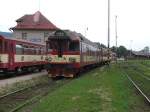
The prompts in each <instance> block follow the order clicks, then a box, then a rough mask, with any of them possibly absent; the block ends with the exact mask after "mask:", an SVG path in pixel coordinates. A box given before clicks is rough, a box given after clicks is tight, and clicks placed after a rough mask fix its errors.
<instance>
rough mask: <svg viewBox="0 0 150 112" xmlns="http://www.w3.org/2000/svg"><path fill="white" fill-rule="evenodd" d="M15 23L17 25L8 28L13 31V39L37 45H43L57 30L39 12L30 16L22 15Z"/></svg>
mask: <svg viewBox="0 0 150 112" xmlns="http://www.w3.org/2000/svg"><path fill="white" fill-rule="evenodd" d="M16 22H17V25H16V26H15V27H13V28H10V29H11V30H13V37H14V38H16V39H23V40H29V41H32V42H37V43H45V41H46V40H47V38H48V36H49V35H51V34H52V33H53V32H54V31H55V30H57V29H59V28H57V27H56V26H55V25H54V24H53V23H51V22H50V21H49V20H48V19H47V18H46V17H44V16H43V15H42V14H41V12H39V11H37V12H36V13H34V14H32V15H24V16H23V17H21V18H19V19H17V20H16Z"/></svg>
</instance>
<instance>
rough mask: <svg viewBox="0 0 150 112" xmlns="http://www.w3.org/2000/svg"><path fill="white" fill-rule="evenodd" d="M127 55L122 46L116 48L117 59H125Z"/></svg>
mask: <svg viewBox="0 0 150 112" xmlns="http://www.w3.org/2000/svg"><path fill="white" fill-rule="evenodd" d="M127 53H128V51H127V49H126V48H125V47H124V46H119V48H117V55H118V57H126V56H127Z"/></svg>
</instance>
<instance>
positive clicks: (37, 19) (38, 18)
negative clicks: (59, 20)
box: [33, 11, 40, 23]
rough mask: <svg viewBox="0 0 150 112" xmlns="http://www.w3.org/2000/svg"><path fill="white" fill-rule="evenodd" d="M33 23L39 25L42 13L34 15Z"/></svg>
mask: <svg viewBox="0 0 150 112" xmlns="http://www.w3.org/2000/svg"><path fill="white" fill-rule="evenodd" d="M33 21H34V22H35V23H38V22H39V21H40V12H39V11H37V12H36V13H35V14H34V17H33Z"/></svg>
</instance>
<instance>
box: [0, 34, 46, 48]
mask: <svg viewBox="0 0 150 112" xmlns="http://www.w3.org/2000/svg"><path fill="white" fill-rule="evenodd" d="M0 38H2V39H6V40H12V41H17V42H22V43H28V44H34V45H41V46H45V44H42V43H36V42H31V41H27V40H21V39H15V38H8V37H4V36H2V35H0Z"/></svg>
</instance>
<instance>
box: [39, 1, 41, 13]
mask: <svg viewBox="0 0 150 112" xmlns="http://www.w3.org/2000/svg"><path fill="white" fill-rule="evenodd" d="M40 6H41V4H40V0H39V11H40Z"/></svg>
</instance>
